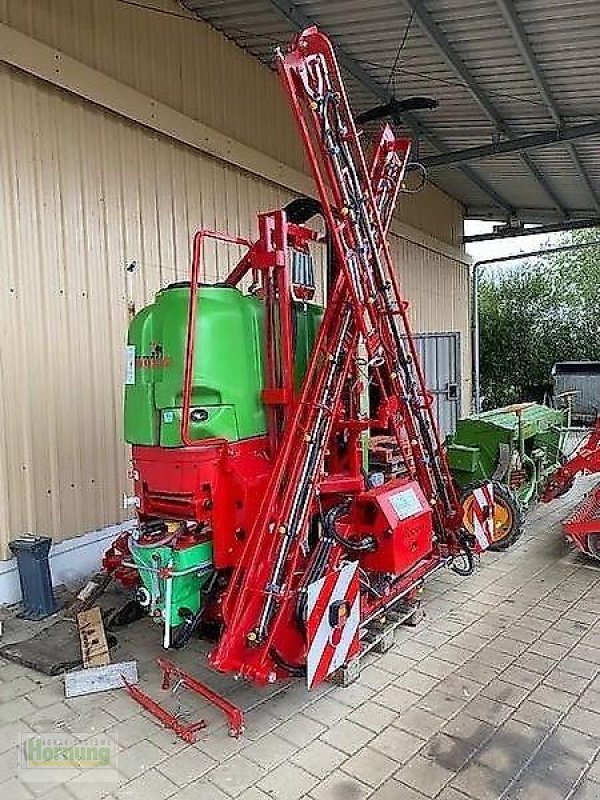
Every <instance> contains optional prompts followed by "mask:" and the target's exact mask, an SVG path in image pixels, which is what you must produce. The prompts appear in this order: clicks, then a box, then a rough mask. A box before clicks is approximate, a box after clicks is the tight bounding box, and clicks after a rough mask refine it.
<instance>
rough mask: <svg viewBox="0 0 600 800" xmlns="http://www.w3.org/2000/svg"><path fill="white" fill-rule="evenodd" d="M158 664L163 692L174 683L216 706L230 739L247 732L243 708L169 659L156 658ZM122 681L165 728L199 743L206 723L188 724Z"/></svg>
mask: <svg viewBox="0 0 600 800" xmlns="http://www.w3.org/2000/svg"><path fill="white" fill-rule="evenodd" d="M156 663H157V665H158V667H159V669H160V670H161V672H162V683H161V688H162V689H163V690H167V689H169V688H170V686H171V683H172V681H175V682H176V683H177V684H178V685H180V686H185V688H186V689H190V690H191V691H192V692H196V694H199V695H200V696H201V697H203V698H204V699H205V700H208V702H209V703H212V704H213V705H215V706H217V708H219V709H220V710H221V711H222V712H223V714H224V715H225V716H226V717H227V721H228V723H229V734H230V736H235V737H236V738H237V737H238V736H241V735H242V733H243V732H244V712H243V711H242V709H241V708H238V707H237V706H235V705H233V703H231V702H230V701H229V700H227V698H225V697H223V696H222V695H220V694H218V693H217V692H215V691H214V690H213V689H211V688H210V687H209V686H206V684H204V683H201V682H200V681H199V680H197V679H196V678H193V677H192V676H191V675H190V674H189V673H187V672H185V671H184V670H182V669H181V668H180V667H178V666H177V665H176V664H173V662H172V661H168V660H167V659H166V658H157V659H156ZM123 681H124V683H125V688H126V689H127V691H128V692H129V694H130V696H131V697H132V698H133V699H134V700H135V701H136V702H137V703H139V704H140V705H141V706H142V707H143V708H145V709H146V711H149V712H150V713H151V714H152V715H153V716H155V717H156V719H157V720H158V721H159V722H161V723H162V724H163V725H164V726H165V727H166V728H170V729H171V730H173V731H175V733H176V734H177V735H178V736H179V737H181V738H182V739H183V740H184V741H185V742H188V743H189V744H193V743H194V742H195V741H196V735H197V733H198V731H199V730H202V729H203V728H206V727H207V726H206V722H205V721H204V720H203V719H201V720H198V721H197V722H191V723H188V724H185V723H183V722H181V721H180V719H179V718H178V717H177V716H176V715H175V714H173V713H171V712H170V711H167V709H165V708H163V706H161V705H160V703H157V701H156V700H154V698H152V697H150V695H148V694H146V692H144V691H142V689H140V688H139V686H135V685H133V684H130V683H127V681H126V680H125V679H123Z"/></svg>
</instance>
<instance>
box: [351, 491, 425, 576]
mask: <svg viewBox="0 0 600 800" xmlns="http://www.w3.org/2000/svg"><path fill="white" fill-rule="evenodd" d="M351 528H352V537H353V538H354V537H356V538H362V537H363V536H368V535H370V536H373V537H374V539H375V542H376V545H377V547H376V549H374V550H370V551H367V552H365V553H361V556H360V564H361V566H363V567H364V568H365V569H369V570H374V571H376V572H389V573H394V574H396V575H398V574H402V573H404V572H406V571H407V570H409V569H410V568H411V567H412V566H413V565H414V564H416V563H417V562H418V561H420V560H421V559H422V558H424V557H425V556H427V555H429V554H430V553H431V550H432V546H433V543H432V536H433V522H432V512H431V507H430V505H429V503H428V502H427V500H426V499H425V495H424V494H423V492H422V491H421V488H420V486H419V484H418V483H416V481H411V480H407V479H405V478H403V479H398V480H393V481H389V482H388V483H385V484H384V485H383V486H380V487H378V488H376V489H371V490H370V491H368V492H365V493H364V494H362V495H360V496H359V497H358V498H357V500H356V505H355V508H354V513H353V515H352V522H351Z"/></svg>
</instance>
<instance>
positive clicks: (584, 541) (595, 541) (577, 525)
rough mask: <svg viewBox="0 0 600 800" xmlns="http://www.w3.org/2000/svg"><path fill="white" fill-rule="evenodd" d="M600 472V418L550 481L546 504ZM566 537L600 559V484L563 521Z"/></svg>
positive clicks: (582, 549) (545, 494) (544, 499)
mask: <svg viewBox="0 0 600 800" xmlns="http://www.w3.org/2000/svg"><path fill="white" fill-rule="evenodd" d="M596 472H600V417H599V418H598V419H597V420H596V424H595V426H594V427H593V428H592V430H591V431H590V433H589V435H588V436H587V437H586V439H585V440H584V441H583V442H582V443H581V445H580V446H579V447H578V448H577V449H576V451H575V452H574V453H573V455H572V456H571V457H570V458H569V460H568V461H566V463H564V464H563V465H562V466H561V467H560V468H559V469H558V470H557V471H556V472H555V474H554V475H553V476H552V478H551V479H550V481H549V483H548V485H547V487H546V491H545V492H544V496H543V498H542V499H543V501H544V502H546V503H548V502H550V501H551V500H554V499H555V498H557V497H560V496H561V495H562V494H564V493H565V492H566V491H568V490H569V489H570V488H571V486H572V485H573V482H574V480H575V478H576V477H577V475H579V474H581V475H591V474H594V473H596ZM563 530H564V532H565V536H566V537H567V539H569V541H570V542H572V543H573V544H574V545H575V547H577V548H578V549H579V550H581V551H582V552H583V553H585V554H586V555H588V556H591V557H592V558H600V484H598V485H596V486H594V488H593V489H591V490H590V491H589V492H588V493H587V495H586V496H585V497H584V499H583V500H582V501H581V503H580V504H579V505H578V506H577V507H576V508H575V510H574V511H573V512H572V514H571V516H570V517H568V518H567V519H565V520H564V521H563Z"/></svg>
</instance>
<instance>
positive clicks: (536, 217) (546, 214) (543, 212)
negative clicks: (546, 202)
mask: <svg viewBox="0 0 600 800" xmlns="http://www.w3.org/2000/svg"><path fill="white" fill-rule="evenodd" d="M567 215H568V219H566V220H565V222H570V221H571V220H576V219H589V217H590V211H589V209H587V208H567ZM514 217H516V218H517V219H519V220H522V221H523V222H525V223H529V224H534V223H540V224H541V223H546V222H547V223H551V222H556V213H555V212H554V211H552V209H549V208H535V207H532V206H529V207H527V206H517V207H516V208H515V211H514ZM465 218H466V219H487V220H492V221H493V222H498V223H501V222H504V221H505V218H504V217H503V216H502V214H499V213H498V209H497V208H496V207H495V206H492V205H489V206H486V205H476V204H471V205H469V204H468V203H466V204H465Z"/></svg>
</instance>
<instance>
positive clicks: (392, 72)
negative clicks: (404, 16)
mask: <svg viewBox="0 0 600 800" xmlns="http://www.w3.org/2000/svg"><path fill="white" fill-rule="evenodd" d="M414 18H415V10H414V8H413V10H412V11H411V12H410V16H409V18H408V22H407V23H406V28H405V29H404V35H403V36H402V39H401V40H400V44H399V46H398V49H397V50H396V55H395V57H394V63H393V64H392V68H391V70H390V74H389V75H388V79H387V82H386V84H385V88H386V89H388V88H389V86H390V83H391V82H392V78H393V77H394V75H395V74H396V67H397V66H398V59H399V58H400V53H401V52H402V51H403V50H404V46H405V45H406V41H407V39H408V34H409V33H410V29H411V27H412V24H413V19H414Z"/></svg>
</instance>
